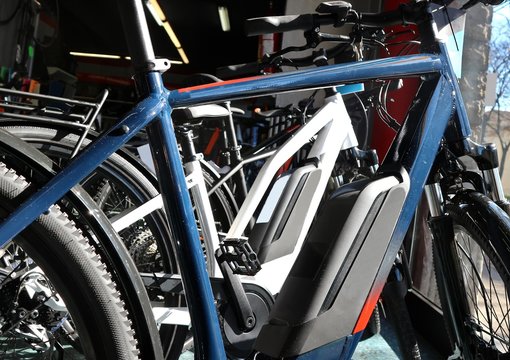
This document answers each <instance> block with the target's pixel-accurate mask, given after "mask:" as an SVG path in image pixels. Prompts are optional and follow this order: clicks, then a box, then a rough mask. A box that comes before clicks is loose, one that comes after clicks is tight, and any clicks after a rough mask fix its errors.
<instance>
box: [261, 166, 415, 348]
mask: <svg viewBox="0 0 510 360" xmlns="http://www.w3.org/2000/svg"><path fill="white" fill-rule="evenodd" d="M409 183H410V181H409V177H408V175H407V173H406V172H405V171H404V170H402V171H401V174H400V176H394V175H386V176H383V175H380V176H379V177H376V178H375V179H369V180H361V181H357V182H354V183H351V184H347V185H344V186H342V187H340V188H339V189H338V190H336V191H335V192H334V193H333V194H332V195H331V196H330V198H329V199H328V200H327V201H326V202H325V203H324V204H323V205H322V207H321V209H320V211H319V214H318V216H317V219H316V221H315V222H314V224H313V225H312V228H311V229H310V232H309V233H308V236H307V238H306V239H305V242H304V244H303V248H302V249H301V252H300V253H299V255H298V257H297V259H296V262H295V263H294V265H293V267H292V269H291V271H290V274H289V276H288V277H287V279H286V280H285V283H284V285H283V287H282V289H281V291H280V294H279V295H278V297H277V299H276V303H275V305H274V307H273V309H272V310H271V313H270V316H269V322H268V324H266V325H265V326H264V327H263V328H262V330H261V333H260V335H259V337H258V338H257V341H256V344H255V349H256V350H257V351H259V352H261V353H262V354H266V355H269V356H272V357H275V358H289V357H295V356H299V355H302V354H304V353H306V352H309V351H311V350H314V349H316V348H319V347H320V346H323V345H325V344H329V343H332V342H334V341H342V340H341V339H347V338H348V337H349V336H350V335H351V334H353V331H354V328H355V326H356V323H357V321H358V317H359V314H360V312H361V311H362V309H363V306H364V304H365V301H366V299H367V297H368V294H369V292H370V291H371V289H372V286H373V285H374V279H375V278H376V276H377V273H378V271H379V264H381V262H382V260H383V258H384V256H385V253H386V251H387V248H388V245H389V242H390V239H391V235H392V233H393V230H394V228H395V225H396V222H397V220H398V218H399V215H400V212H401V210H402V207H403V204H404V201H405V199H406V197H407V194H408V191H409Z"/></svg>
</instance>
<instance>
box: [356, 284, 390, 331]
mask: <svg viewBox="0 0 510 360" xmlns="http://www.w3.org/2000/svg"><path fill="white" fill-rule="evenodd" d="M383 287H384V283H383V284H380V285H376V286H374V287H373V288H372V290H371V291H370V294H369V295H368V298H367V300H366V301H365V305H363V309H362V310H361V313H360V315H359V317H358V321H357V322H356V326H354V330H353V331H352V333H353V334H356V333H358V332H360V331H362V330H365V328H366V327H367V324H368V320H370V317H371V316H372V312H373V311H374V308H375V305H376V304H377V301H378V300H379V296H380V295H381V291H382V290H383Z"/></svg>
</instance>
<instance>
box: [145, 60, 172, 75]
mask: <svg viewBox="0 0 510 360" xmlns="http://www.w3.org/2000/svg"><path fill="white" fill-rule="evenodd" d="M168 69H170V60H168V59H152V60H149V61H147V64H146V68H145V70H147V71H158V72H160V73H162V74H163V73H164V72H165V71H167V70H168Z"/></svg>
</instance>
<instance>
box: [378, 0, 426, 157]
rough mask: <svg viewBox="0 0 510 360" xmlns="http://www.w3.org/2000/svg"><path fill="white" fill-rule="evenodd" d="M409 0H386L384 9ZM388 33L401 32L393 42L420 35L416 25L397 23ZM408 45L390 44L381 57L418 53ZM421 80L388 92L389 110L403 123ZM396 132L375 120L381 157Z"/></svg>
mask: <svg viewBox="0 0 510 360" xmlns="http://www.w3.org/2000/svg"><path fill="white" fill-rule="evenodd" d="M407 2H409V1H407V0H387V1H384V10H385V11H391V10H395V9H397V8H398V7H399V6H400V4H405V3H407ZM384 30H385V32H386V33H387V34H391V33H394V34H399V35H398V36H397V37H396V38H394V39H392V40H391V42H405V41H408V40H412V39H414V38H415V37H416V36H417V35H418V29H417V27H416V26H415V25H405V26H404V25H397V26H391V27H388V28H385V29H384ZM405 47H406V45H405V44H403V45H394V46H389V47H388V50H389V52H390V53H389V54H388V53H386V51H381V57H390V56H398V55H400V54H401V53H402V52H403V51H404V52H405V53H406V54H415V53H417V50H418V48H417V47H415V48H412V49H411V50H413V51H409V48H407V49H406V48H405ZM418 86H419V80H418V79H404V80H403V86H402V87H401V88H400V89H398V90H395V91H392V92H390V93H388V99H392V100H394V101H388V104H387V108H388V112H389V113H390V114H391V116H393V118H395V119H396V120H397V121H398V122H399V123H402V122H403V121H404V119H405V116H406V114H407V110H408V109H409V106H410V104H411V102H412V100H413V98H414V95H415V94H416V91H417V90H418ZM395 135H396V134H395V132H394V131H393V130H391V129H390V128H389V127H388V126H387V125H386V124H385V123H384V122H383V121H382V120H381V119H379V118H378V117H377V116H376V118H375V121H374V127H373V129H372V141H371V147H372V148H373V149H376V150H377V153H378V155H379V159H384V157H385V156H386V153H387V152H388V149H389V147H390V146H391V143H392V142H393V139H394V138H395Z"/></svg>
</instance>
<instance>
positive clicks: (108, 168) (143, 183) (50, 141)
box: [0, 123, 234, 358]
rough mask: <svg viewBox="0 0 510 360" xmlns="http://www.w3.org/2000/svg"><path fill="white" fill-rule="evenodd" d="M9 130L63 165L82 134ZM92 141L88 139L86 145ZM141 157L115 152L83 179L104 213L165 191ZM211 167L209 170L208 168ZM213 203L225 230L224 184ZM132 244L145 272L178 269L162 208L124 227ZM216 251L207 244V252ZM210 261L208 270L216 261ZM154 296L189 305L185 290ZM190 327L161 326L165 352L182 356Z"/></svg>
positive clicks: (209, 180) (229, 215) (228, 213)
mask: <svg viewBox="0 0 510 360" xmlns="http://www.w3.org/2000/svg"><path fill="white" fill-rule="evenodd" d="M0 126H2V127H3V128H4V129H5V130H7V131H9V132H10V133H11V134H13V135H15V136H17V137H19V138H21V139H23V140H25V141H26V142H28V143H30V144H31V145H33V146H35V147H36V148H38V149H39V150H40V151H41V152H43V153H45V154H46V155H47V156H48V157H50V158H52V159H53V161H54V162H55V163H56V164H57V165H58V166H59V167H62V166H64V165H65V162H66V161H67V159H68V158H69V156H70V154H71V152H72V150H73V149H74V146H75V144H76V142H77V141H78V139H79V136H78V135H77V134H73V133H69V129H68V128H63V129H58V128H46V127H42V126H31V125H12V124H9V123H0ZM89 143H90V140H89V139H86V140H85V141H84V144H83V146H86V145H88V144H89ZM139 167H140V165H139V164H138V163H137V160H136V159H134V158H133V157H131V156H129V154H126V153H115V154H113V155H112V156H110V158H108V159H107V160H106V161H105V162H104V163H103V164H102V165H101V166H100V167H99V168H98V169H97V171H96V172H95V173H94V174H91V175H90V176H89V177H88V178H87V179H85V180H84V182H82V186H83V187H84V189H85V190H86V191H87V192H88V193H89V194H90V195H91V196H92V197H93V198H94V200H95V201H96V203H97V205H98V207H99V208H101V210H103V211H104V213H105V214H106V215H107V216H108V217H109V218H113V217H115V216H117V215H119V214H120V213H121V212H122V211H124V210H127V209H130V208H132V207H137V206H139V205H141V204H143V203H145V202H147V201H149V200H150V199H152V198H154V197H155V196H157V195H158V194H159V191H158V190H157V188H156V186H157V183H156V184H155V181H153V179H150V178H149V175H150V174H146V173H144V172H142V171H141V170H140V169H139ZM204 171H207V169H204ZM204 178H205V181H206V186H207V187H208V188H210V187H212V184H213V183H214V181H215V179H214V178H213V176H212V175H211V174H209V173H208V172H204ZM210 200H211V206H212V208H213V213H214V215H215V219H216V220H217V228H218V230H219V231H227V230H228V228H229V226H230V224H231V222H232V221H233V219H234V210H233V208H232V206H231V205H230V204H231V201H232V200H231V199H230V198H229V197H228V196H227V195H226V194H225V192H224V191H223V190H222V189H221V188H220V189H218V190H217V191H216V192H215V193H214V194H213V195H212V196H211V197H210ZM119 235H120V237H121V239H122V240H123V242H124V244H125V245H126V248H127V249H128V251H129V253H130V255H131V257H132V258H133V260H134V263H135V264H136V266H137V269H138V270H139V271H140V272H166V273H170V274H177V273H178V272H179V271H178V267H177V260H176V255H175V252H174V249H173V239H172V236H171V234H170V231H169V229H168V226H167V223H166V218H165V214H164V212H163V211H162V210H157V211H154V212H152V213H151V214H149V215H147V216H145V217H144V218H143V219H141V220H139V221H137V222H135V223H134V224H132V225H130V226H129V227H128V228H126V229H123V230H121V231H120V232H119ZM209 253H211V254H212V253H213V252H212V250H211V249H208V248H207V247H206V246H204V256H205V257H206V259H207V258H208V254H209ZM207 263H208V270H211V268H212V267H213V266H214V263H213V262H209V261H208V262H207ZM149 296H150V298H151V300H153V301H158V302H164V303H165V306H169V307H184V306H186V305H185V301H184V297H183V296H180V295H175V296H172V295H163V294H161V293H159V292H154V291H149ZM187 332H188V329H187V328H185V327H173V326H168V325H163V326H161V328H160V333H161V340H162V343H163V349H164V351H165V354H172V355H171V356H169V357H168V356H167V358H174V357H178V355H177V354H179V353H180V349H181V348H182V342H183V341H184V339H185V336H186V334H187Z"/></svg>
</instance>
